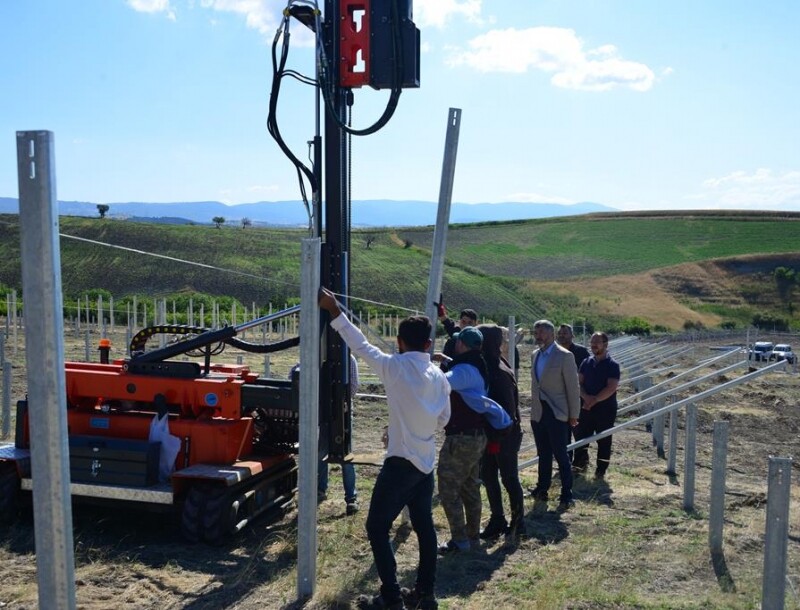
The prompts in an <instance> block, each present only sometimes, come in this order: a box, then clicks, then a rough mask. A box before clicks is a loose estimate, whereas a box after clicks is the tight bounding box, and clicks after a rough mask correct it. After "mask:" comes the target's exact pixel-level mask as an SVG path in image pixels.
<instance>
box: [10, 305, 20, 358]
mask: <svg viewBox="0 0 800 610" xmlns="http://www.w3.org/2000/svg"><path fill="white" fill-rule="evenodd" d="M11 324H12V326H13V331H14V357H15V358H16V357H17V352H18V349H19V341H18V337H17V291H16V290H12V291H11Z"/></svg>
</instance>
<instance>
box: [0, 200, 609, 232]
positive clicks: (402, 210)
mask: <svg viewBox="0 0 800 610" xmlns="http://www.w3.org/2000/svg"><path fill="white" fill-rule="evenodd" d="M58 205H59V214H61V215H62V216H97V215H98V213H97V204H96V203H90V202H86V201H59V202H58ZM107 205H108V206H109V208H110V209H109V211H108V214H107V215H108V216H109V217H110V218H117V219H130V220H137V221H146V220H149V221H150V222H166V223H189V222H194V223H200V224H211V219H212V218H213V217H215V216H222V217H223V218H225V220H226V221H227V222H228V223H230V224H239V221H240V220H241V219H242V218H249V219H250V220H251V221H252V223H253V224H260V225H280V226H305V225H306V224H307V216H306V211H305V208H304V207H303V204H302V202H300V201H260V202H258V203H242V204H239V205H230V206H229V205H225V204H223V203H220V202H219V201H195V202H187V203H141V202H124V203H108V204H107ZM352 207H353V212H352V213H353V220H352V223H353V226H357V227H375V226H392V227H398V226H406V227H416V226H421V225H433V224H436V212H437V208H438V204H437V203H435V202H432V201H394V200H388V199H387V200H369V201H354V202H353V206H352ZM18 210H19V204H18V202H17V200H16V199H13V198H11V197H0V213H11V214H14V213H17V212H18ZM613 211H616V210H615V208H611V207H608V206H605V205H601V204H599V203H576V204H572V205H562V204H557V203H510V202H507V203H475V204H467V203H453V204H452V205H451V208H450V222H451V223H466V222H488V221H500V220H524V219H528V218H550V217H553V216H575V215H578V214H588V213H592V212H613Z"/></svg>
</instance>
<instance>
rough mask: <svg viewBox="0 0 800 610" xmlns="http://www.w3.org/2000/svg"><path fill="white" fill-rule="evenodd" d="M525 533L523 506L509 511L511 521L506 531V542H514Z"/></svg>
mask: <svg viewBox="0 0 800 610" xmlns="http://www.w3.org/2000/svg"><path fill="white" fill-rule="evenodd" d="M524 533H525V511H524V507H520V508H518V509H517V510H512V511H511V523H509V526H508V530H507V532H506V542H508V543H510V544H516V543H517V542H519V539H520V538H521V537H522V535H523V534H524Z"/></svg>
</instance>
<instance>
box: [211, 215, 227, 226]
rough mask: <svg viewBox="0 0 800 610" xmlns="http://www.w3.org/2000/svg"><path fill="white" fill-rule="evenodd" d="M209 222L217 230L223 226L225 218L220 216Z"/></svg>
mask: <svg viewBox="0 0 800 610" xmlns="http://www.w3.org/2000/svg"><path fill="white" fill-rule="evenodd" d="M211 222H213V223H214V224H215V225H217V228H218V229H221V228H222V225H224V224H225V218H224V217H222V216H214V218H212V219H211Z"/></svg>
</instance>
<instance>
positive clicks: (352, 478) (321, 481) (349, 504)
mask: <svg viewBox="0 0 800 610" xmlns="http://www.w3.org/2000/svg"><path fill="white" fill-rule="evenodd" d="M296 368H299V365H296ZM358 385H359V383H358V361H357V360H356V359H355V357H354V356H353V354H350V413H351V414H352V413H353V402H354V398H355V395H356V392H357V391H358ZM342 486H343V487H344V502H345V513H346V514H347V515H354V514H356V513H357V512H358V509H359V504H358V490H357V489H356V468H355V466H353V463H352V462H342ZM327 499H328V462H326V461H325V460H320V461H319V466H318V470H317V502H324V501H325V500H327Z"/></svg>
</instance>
